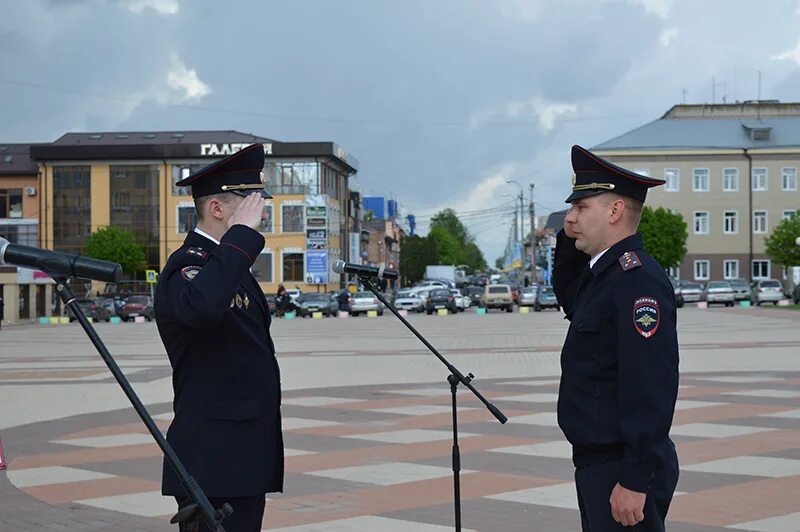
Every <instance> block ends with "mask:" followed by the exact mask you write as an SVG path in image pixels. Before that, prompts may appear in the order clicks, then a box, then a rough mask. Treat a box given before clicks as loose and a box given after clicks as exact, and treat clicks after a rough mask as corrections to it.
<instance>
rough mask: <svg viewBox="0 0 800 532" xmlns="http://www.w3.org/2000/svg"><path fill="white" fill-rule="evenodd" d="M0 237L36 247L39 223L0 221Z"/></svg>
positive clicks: (13, 242) (14, 242)
mask: <svg viewBox="0 0 800 532" xmlns="http://www.w3.org/2000/svg"><path fill="white" fill-rule="evenodd" d="M0 238H5V239H6V240H8V241H9V242H11V243H12V244H19V245H21V246H34V247H36V246H38V245H39V224H38V222H35V221H28V220H25V221H19V222H16V223H0ZM0 295H2V293H0Z"/></svg>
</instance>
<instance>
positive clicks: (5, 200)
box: [0, 188, 22, 218]
mask: <svg viewBox="0 0 800 532" xmlns="http://www.w3.org/2000/svg"><path fill="white" fill-rule="evenodd" d="M0 218H22V189H21V188H10V189H8V188H5V189H0Z"/></svg>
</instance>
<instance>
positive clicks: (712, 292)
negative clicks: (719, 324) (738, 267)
mask: <svg viewBox="0 0 800 532" xmlns="http://www.w3.org/2000/svg"><path fill="white" fill-rule="evenodd" d="M704 297H705V300H706V303H708V305H709V306H711V305H712V304H714V303H720V304H722V305H725V306H726V307H732V306H733V303H734V301H735V294H734V292H733V287H732V286H731V283H729V282H728V281H710V282H709V283H708V284H706V289H705V291H704Z"/></svg>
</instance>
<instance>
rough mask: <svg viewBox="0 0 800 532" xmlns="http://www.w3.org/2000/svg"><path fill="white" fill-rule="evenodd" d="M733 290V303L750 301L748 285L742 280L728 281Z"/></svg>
mask: <svg viewBox="0 0 800 532" xmlns="http://www.w3.org/2000/svg"><path fill="white" fill-rule="evenodd" d="M728 282H729V283H730V284H731V288H733V299H734V301H746V300H748V299H750V283H748V282H747V281H746V280H744V279H728Z"/></svg>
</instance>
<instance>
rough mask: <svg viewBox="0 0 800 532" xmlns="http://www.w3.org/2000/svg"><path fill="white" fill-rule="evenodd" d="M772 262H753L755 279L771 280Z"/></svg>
mask: <svg viewBox="0 0 800 532" xmlns="http://www.w3.org/2000/svg"><path fill="white" fill-rule="evenodd" d="M769 270H770V262H769V261H768V260H754V261H753V279H769Z"/></svg>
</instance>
